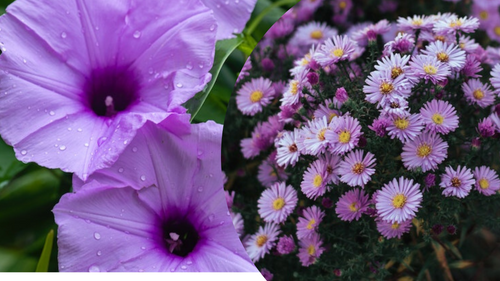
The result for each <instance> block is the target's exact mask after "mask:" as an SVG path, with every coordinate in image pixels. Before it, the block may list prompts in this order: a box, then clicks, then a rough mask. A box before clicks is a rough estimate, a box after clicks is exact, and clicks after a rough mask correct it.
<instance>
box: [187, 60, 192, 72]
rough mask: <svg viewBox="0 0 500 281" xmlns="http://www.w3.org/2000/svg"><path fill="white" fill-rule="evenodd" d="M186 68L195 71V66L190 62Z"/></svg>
mask: <svg viewBox="0 0 500 281" xmlns="http://www.w3.org/2000/svg"><path fill="white" fill-rule="evenodd" d="M186 68H187V69H189V70H191V69H193V65H192V64H191V63H190V62H189V63H188V64H187V65H186Z"/></svg>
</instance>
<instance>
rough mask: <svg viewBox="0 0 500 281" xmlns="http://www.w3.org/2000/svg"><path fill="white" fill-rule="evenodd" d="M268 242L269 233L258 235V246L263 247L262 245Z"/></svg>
mask: <svg viewBox="0 0 500 281" xmlns="http://www.w3.org/2000/svg"><path fill="white" fill-rule="evenodd" d="M266 242H267V235H265V234H262V235H259V236H258V237H257V240H256V244H257V246H259V247H262V246H264V244H266Z"/></svg>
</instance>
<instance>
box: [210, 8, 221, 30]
mask: <svg viewBox="0 0 500 281" xmlns="http://www.w3.org/2000/svg"><path fill="white" fill-rule="evenodd" d="M219 6H220V5H219ZM214 30H215V24H212V25H211V26H210V31H214Z"/></svg>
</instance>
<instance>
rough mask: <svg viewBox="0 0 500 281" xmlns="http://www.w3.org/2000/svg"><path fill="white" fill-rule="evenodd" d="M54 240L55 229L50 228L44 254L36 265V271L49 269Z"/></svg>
mask: <svg viewBox="0 0 500 281" xmlns="http://www.w3.org/2000/svg"><path fill="white" fill-rule="evenodd" d="M53 242H54V230H52V229H51V230H50V231H49V233H48V234H47V238H45V245H44V246H43V250H42V254H41V255H40V259H39V260H38V264H37V266H36V272H47V271H49V261H50V253H51V252H52V243H53Z"/></svg>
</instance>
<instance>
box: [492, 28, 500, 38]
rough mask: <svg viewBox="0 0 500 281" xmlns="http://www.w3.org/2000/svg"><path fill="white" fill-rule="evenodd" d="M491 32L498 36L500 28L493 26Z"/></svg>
mask: <svg viewBox="0 0 500 281" xmlns="http://www.w3.org/2000/svg"><path fill="white" fill-rule="evenodd" d="M493 31H495V34H496V35H498V36H500V26H495V28H494V29H493Z"/></svg>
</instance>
